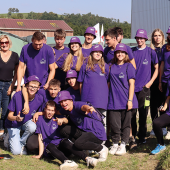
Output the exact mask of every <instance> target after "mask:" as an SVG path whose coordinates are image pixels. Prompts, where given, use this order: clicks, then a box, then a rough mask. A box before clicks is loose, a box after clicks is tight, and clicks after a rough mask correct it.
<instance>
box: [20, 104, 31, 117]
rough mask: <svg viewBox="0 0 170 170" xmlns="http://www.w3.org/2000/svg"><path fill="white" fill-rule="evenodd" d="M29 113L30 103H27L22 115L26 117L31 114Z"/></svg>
mask: <svg viewBox="0 0 170 170" xmlns="http://www.w3.org/2000/svg"><path fill="white" fill-rule="evenodd" d="M29 111H30V107H29V103H27V102H25V103H24V108H23V109H22V113H23V114H25V115H26V114H28V113H29Z"/></svg>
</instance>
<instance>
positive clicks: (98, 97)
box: [77, 64, 109, 110]
mask: <svg viewBox="0 0 170 170" xmlns="http://www.w3.org/2000/svg"><path fill="white" fill-rule="evenodd" d="M108 76H109V66H108V65H107V64H105V74H103V73H102V72H101V69H100V67H99V65H98V64H96V65H95V71H92V70H91V69H89V70H87V69H86V64H83V65H82V67H81V69H80V72H79V76H78V79H77V81H78V82H81V83H82V90H81V101H84V102H90V103H91V104H92V105H93V106H94V107H95V108H101V109H105V110H106V109H107V103H108V86H107V80H108Z"/></svg>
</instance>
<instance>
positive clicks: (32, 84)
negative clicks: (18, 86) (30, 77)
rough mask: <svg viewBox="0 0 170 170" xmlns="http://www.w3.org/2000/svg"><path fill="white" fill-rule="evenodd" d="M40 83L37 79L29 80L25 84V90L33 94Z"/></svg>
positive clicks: (30, 94)
mask: <svg viewBox="0 0 170 170" xmlns="http://www.w3.org/2000/svg"><path fill="white" fill-rule="evenodd" d="M39 85H40V83H39V82H38V81H30V82H29V83H28V84H27V91H28V95H29V96H33V95H35V93H36V92H37V91H38V90H39V88H40V86H39Z"/></svg>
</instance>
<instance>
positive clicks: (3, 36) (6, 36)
mask: <svg viewBox="0 0 170 170" xmlns="http://www.w3.org/2000/svg"><path fill="white" fill-rule="evenodd" d="M4 38H6V39H8V41H9V48H11V47H12V41H11V39H10V38H9V36H8V35H1V36H0V42H1V40H2V39H4ZM0 49H1V48H0Z"/></svg>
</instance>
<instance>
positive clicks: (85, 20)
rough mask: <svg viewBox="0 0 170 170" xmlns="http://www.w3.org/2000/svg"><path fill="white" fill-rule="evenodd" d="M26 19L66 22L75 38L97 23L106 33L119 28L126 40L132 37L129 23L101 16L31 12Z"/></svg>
mask: <svg viewBox="0 0 170 170" xmlns="http://www.w3.org/2000/svg"><path fill="white" fill-rule="evenodd" d="M18 12H19V11H18ZM0 17H1V16H0ZM8 17H9V18H15V19H17V18H18V19H23V18H24V16H23V14H22V13H17V14H11V16H8ZM26 19H38V20H64V21H65V22H66V23H67V24H68V25H69V26H70V27H71V28H72V29H73V30H74V35H75V36H83V35H84V32H85V30H86V28H87V27H89V26H94V25H96V24H97V23H100V26H101V25H102V24H103V26H104V31H105V30H107V29H108V28H112V27H116V26H118V27H121V28H122V29H123V31H124V37H125V38H130V36H131V24H129V23H128V22H127V21H124V22H123V23H122V22H120V21H119V19H114V18H106V17H101V16H98V15H94V14H91V13H87V14H73V13H72V14H67V13H64V14H62V15H58V14H56V13H53V12H49V13H48V12H44V13H35V12H30V13H28V16H27V17H26Z"/></svg>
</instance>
